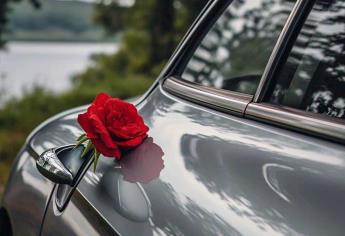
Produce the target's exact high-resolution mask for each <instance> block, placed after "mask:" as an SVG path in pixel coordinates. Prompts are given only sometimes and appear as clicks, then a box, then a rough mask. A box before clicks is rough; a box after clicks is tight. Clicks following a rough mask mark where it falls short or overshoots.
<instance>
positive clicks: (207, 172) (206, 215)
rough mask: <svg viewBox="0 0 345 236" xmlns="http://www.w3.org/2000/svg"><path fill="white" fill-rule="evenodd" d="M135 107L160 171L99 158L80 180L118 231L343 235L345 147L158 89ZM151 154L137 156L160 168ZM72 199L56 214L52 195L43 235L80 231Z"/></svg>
mask: <svg viewBox="0 0 345 236" xmlns="http://www.w3.org/2000/svg"><path fill="white" fill-rule="evenodd" d="M139 110H140V113H141V114H142V115H143V117H144V119H145V122H146V123H147V124H148V126H149V127H150V131H149V137H150V138H152V142H153V143H154V144H155V145H157V146H159V148H160V149H161V150H162V152H163V153H164V155H162V156H161V158H162V159H163V161H164V168H163V169H161V170H160V169H159V168H158V169H159V171H160V172H159V173H158V174H159V177H157V178H155V179H152V180H151V181H149V182H148V183H147V178H146V177H147V176H145V174H146V175H150V173H151V172H150V171H157V170H155V169H154V170H149V171H146V172H145V171H143V173H144V174H143V175H142V176H136V177H135V178H134V177H133V176H135V174H136V173H137V172H138V169H137V168H139V167H140V165H141V164H140V162H138V164H136V163H137V162H135V163H133V166H132V167H130V168H127V170H126V171H125V169H124V168H123V166H121V163H119V162H116V161H114V160H112V159H109V158H101V159H100V161H99V166H98V168H97V170H96V172H95V173H94V172H93V171H92V170H91V169H90V170H88V171H87V172H86V174H85V176H84V178H83V179H82V180H81V182H80V184H79V185H78V191H79V192H80V194H81V196H83V197H84V198H85V200H86V201H85V203H86V205H89V206H88V209H91V210H90V212H89V213H90V214H95V215H98V214H99V215H101V216H102V219H104V222H107V223H108V227H110V228H112V229H114V233H115V232H117V233H119V234H121V235H167V234H168V235H169V234H173V235H263V234H265V235H266V234H270V235H290V234H292V235H298V234H301V235H325V234H331V235H341V232H344V231H345V226H344V225H343V224H342V223H341V221H342V219H343V218H344V217H345V211H344V210H345V204H344V203H343V199H345V185H344V179H345V178H344V177H345V171H344V161H345V155H344V154H345V148H344V146H342V145H338V144H334V143H331V142H328V141H323V140H319V139H317V138H313V137H308V136H306V135H303V134H299V133H295V132H292V131H286V130H284V129H281V128H276V127H273V126H269V125H265V124H262V123H259V122H255V121H251V120H247V119H244V118H240V117H235V116H231V115H227V114H224V113H220V112H216V111H212V110H210V109H206V108H203V107H201V106H196V105H194V104H192V103H189V102H185V101H183V100H181V99H179V98H176V97H174V96H172V95H170V94H168V93H166V92H165V91H163V89H162V88H161V87H158V88H156V89H155V90H154V91H153V92H152V94H151V95H150V96H149V97H148V98H147V99H146V100H145V101H143V102H142V103H141V104H140V105H139ZM143 145H146V144H143ZM148 149H150V148H149V147H148ZM149 154H150V153H149ZM149 154H147V153H145V152H142V153H139V154H138V155H139V156H140V155H143V159H144V160H145V158H147V159H148V161H149V162H151V163H149V166H156V163H155V162H156V161H160V158H157V159H155V158H153V160H150V159H149V158H148V157H149V156H150V155H151V154H150V155H149ZM126 155H130V154H126ZM126 155H125V156H124V157H123V158H126ZM131 158H132V157H131ZM158 166H159V165H158ZM156 174H157V173H156ZM158 174H157V175H158ZM134 180H135V181H136V182H134ZM141 182H142V183H141ZM145 182H146V183H145ZM75 194H78V193H77V192H76V193H75ZM72 199H73V198H72ZM75 201H77V199H75V200H72V201H71V202H70V203H69V205H68V206H67V208H66V209H65V211H64V212H56V211H54V206H53V204H54V202H53V200H52V202H51V206H50V209H49V210H48V214H47V218H46V220H45V223H44V230H43V232H50V234H53V233H54V231H47V230H49V229H48V228H50V225H52V224H56V228H57V229H59V228H61V227H63V226H64V225H70V227H72V228H73V227H79V228H81V227H83V226H82V225H83V224H81V223H75V222H82V221H83V219H85V220H86V221H87V218H89V217H86V216H85V213H83V212H85V210H84V211H83V210H81V209H80V210H75V209H76V208H78V207H75V204H76V203H75ZM86 205H85V206H82V207H86ZM71 208H73V209H71ZM74 212H79V213H78V214H77V215H76V214H74ZM72 215H73V216H72ZM69 221H74V223H71V222H69ZM86 221H85V222H86ZM49 222H50V223H49ZM97 222H99V221H97V220H96V221H88V224H89V226H87V227H85V229H86V228H88V227H90V229H91V228H94V229H97V228H98V227H99V224H98V223H97ZM60 226H61V227H60ZM56 232H58V231H56ZM71 232H78V231H77V230H76V229H75V230H74V229H73V230H72V231H71ZM90 232H91V231H90ZM93 232H94V233H95V234H98V233H99V232H98V231H97V230H96V231H93Z"/></svg>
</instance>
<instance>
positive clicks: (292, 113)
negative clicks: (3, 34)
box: [245, 103, 345, 143]
mask: <svg viewBox="0 0 345 236" xmlns="http://www.w3.org/2000/svg"><path fill="white" fill-rule="evenodd" d="M245 117H246V118H251V119H255V120H260V121H263V122H267V123H273V124H276V125H278V126H283V127H287V128H290V129H293V130H295V131H300V132H303V133H308V134H312V135H316V136H318V137H323V138H326V139H331V140H333V141H337V142H342V143H344V142H345V122H344V121H343V120H340V119H338V118H334V117H327V116H325V115H321V114H315V113H310V112H305V111H302V110H297V109H293V108H289V107H284V106H277V105H271V104H268V103H251V104H249V105H248V107H247V109H246V114H245Z"/></svg>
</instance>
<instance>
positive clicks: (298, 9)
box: [253, 0, 310, 102]
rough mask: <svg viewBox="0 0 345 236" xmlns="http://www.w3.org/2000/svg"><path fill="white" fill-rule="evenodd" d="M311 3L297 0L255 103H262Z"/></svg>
mask: <svg viewBox="0 0 345 236" xmlns="http://www.w3.org/2000/svg"><path fill="white" fill-rule="evenodd" d="M309 2H310V1H308V0H297V3H296V4H295V6H294V8H293V9H292V11H291V13H290V15H289V17H288V19H287V21H286V23H285V26H284V28H283V30H282V32H281V33H280V35H279V38H278V40H277V42H276V44H275V46H274V48H273V51H272V53H271V56H270V58H269V60H268V62H267V65H266V67H265V70H264V72H263V74H262V76H261V80H260V83H259V85H258V88H257V90H256V93H255V95H254V99H253V102H261V101H262V99H263V97H264V95H265V93H266V91H267V88H268V86H269V84H270V81H271V79H272V77H273V74H274V73H275V70H276V68H277V66H278V63H279V61H280V60H281V58H282V56H283V54H284V52H285V48H286V46H287V44H288V42H289V41H290V37H291V36H292V34H293V31H294V28H295V25H296V24H297V23H298V22H299V21H300V17H299V16H301V15H302V14H303V13H304V12H305V8H306V7H307V6H308V4H309Z"/></svg>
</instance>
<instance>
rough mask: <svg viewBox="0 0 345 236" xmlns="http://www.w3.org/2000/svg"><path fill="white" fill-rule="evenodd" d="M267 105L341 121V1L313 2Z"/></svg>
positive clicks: (344, 78)
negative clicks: (321, 115) (299, 110)
mask: <svg viewBox="0 0 345 236" xmlns="http://www.w3.org/2000/svg"><path fill="white" fill-rule="evenodd" d="M276 78H277V82H276V84H275V86H274V89H273V90H272V93H271V94H270V95H269V102H271V103H274V104H279V105H284V106H289V107H293V108H297V109H301V110H304V111H308V112H313V113H319V114H324V115H327V116H332V117H338V118H341V119H344V118H345V1H336V0H332V1H325V0H319V1H316V4H315V5H314V7H313V9H312V11H311V13H310V14H309V16H308V18H307V20H306V21H305V24H304V25H303V27H302V29H301V31H300V33H299V35H298V37H297V40H296V42H295V43H294V45H293V48H292V50H291V52H290V54H289V55H288V57H287V60H286V62H285V64H284V65H283V66H282V69H281V71H280V72H279V73H278V75H277V77H276Z"/></svg>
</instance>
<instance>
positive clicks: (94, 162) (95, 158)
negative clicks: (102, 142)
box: [93, 150, 101, 173]
mask: <svg viewBox="0 0 345 236" xmlns="http://www.w3.org/2000/svg"><path fill="white" fill-rule="evenodd" d="M100 155H101V154H100V153H99V152H98V151H97V150H95V153H94V154H93V158H94V159H93V172H94V173H96V168H97V163H98V159H99V156H100Z"/></svg>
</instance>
